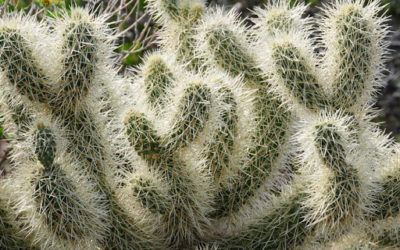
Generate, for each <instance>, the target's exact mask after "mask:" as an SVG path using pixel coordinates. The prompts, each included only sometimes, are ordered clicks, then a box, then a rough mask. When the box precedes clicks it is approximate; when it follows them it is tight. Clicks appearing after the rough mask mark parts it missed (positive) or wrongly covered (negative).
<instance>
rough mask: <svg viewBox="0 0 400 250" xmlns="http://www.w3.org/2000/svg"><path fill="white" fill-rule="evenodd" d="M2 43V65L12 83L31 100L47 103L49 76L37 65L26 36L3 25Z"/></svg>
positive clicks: (0, 54) (0, 52) (0, 58)
mask: <svg viewBox="0 0 400 250" xmlns="http://www.w3.org/2000/svg"><path fill="white" fill-rule="evenodd" d="M0 43H1V45H2V46H1V50H0V65H1V69H2V71H3V72H4V73H5V74H6V77H7V79H8V81H9V82H10V84H11V85H12V86H14V87H15V88H16V90H17V91H18V92H19V93H20V94H21V95H23V96H26V97H27V98H29V100H31V101H37V102H41V103H45V102H47V101H48V100H50V99H51V92H50V88H49V86H48V85H47V84H46V81H47V77H46V76H45V75H44V74H43V72H42V70H41V69H40V68H39V67H38V66H37V64H36V59H35V58H34V57H33V55H32V51H31V50H30V47H29V43H28V41H27V40H26V39H25V38H24V36H23V35H22V34H21V33H20V32H19V31H18V30H16V29H11V28H7V27H1V29H0ZM9 62H13V63H9Z"/></svg>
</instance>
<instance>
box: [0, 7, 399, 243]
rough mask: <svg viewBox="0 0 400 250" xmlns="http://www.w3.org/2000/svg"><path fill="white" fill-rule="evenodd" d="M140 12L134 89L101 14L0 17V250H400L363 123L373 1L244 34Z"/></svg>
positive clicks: (270, 16)
mask: <svg viewBox="0 0 400 250" xmlns="http://www.w3.org/2000/svg"><path fill="white" fill-rule="evenodd" d="M150 5H151V6H150V8H151V10H152V11H153V13H154V14H155V15H156V16H157V18H158V19H157V20H158V22H160V24H161V25H162V26H163V30H162V32H161V34H160V47H161V48H160V49H159V50H158V51H155V52H152V53H150V54H148V55H147V56H146V58H145V59H144V62H145V63H144V64H143V65H142V66H141V67H139V68H137V69H136V70H135V76H134V77H133V79H131V77H130V75H127V76H120V75H118V74H117V71H116V69H115V68H114V61H113V58H114V56H113V54H112V52H111V51H112V50H113V41H114V39H115V38H116V36H115V35H113V32H112V30H110V29H108V28H107V25H106V23H105V22H104V20H105V17H104V16H95V15H94V14H91V13H90V11H88V10H84V9H80V8H75V9H72V11H71V12H70V13H68V12H65V13H64V14H62V15H60V16H56V17H54V18H52V19H49V20H48V22H46V23H37V22H36V21H34V19H33V18H31V17H27V16H24V15H15V14H14V15H11V16H9V17H4V18H3V19H2V21H1V24H0V44H1V50H0V67H1V70H2V74H1V77H2V78H1V81H0V83H1V87H2V88H3V89H4V92H3V93H2V95H1V98H2V99H1V102H0V103H1V108H2V110H4V111H5V115H4V117H3V118H2V119H3V122H4V123H5V124H6V128H7V129H8V131H7V132H8V133H9V134H11V135H12V136H13V138H15V140H12V142H11V145H12V149H11V151H10V158H11V163H10V169H9V170H8V171H7V172H6V174H5V175H4V176H2V179H1V185H0V187H1V189H0V190H1V193H0V199H1V200H0V206H1V207H0V212H1V213H0V216H1V217H0V222H1V224H0V226H1V228H0V230H1V232H2V233H3V232H4V234H3V235H4V236H2V237H3V238H1V241H0V244H2V245H1V246H2V247H4V248H7V247H8V248H16V247H20V248H24V247H26V246H30V247H37V248H52V249H60V248H65V249H71V248H74V249H83V248H104V249H166V248H170V249H216V248H221V249H276V248H278V249H288V248H289V249H292V248H305V249H310V248H331V247H335V248H345V247H348V246H349V244H350V245H351V247H386V246H389V247H396V246H397V245H399V241H398V238H397V236H396V235H397V232H398V230H399V229H398V225H397V223H396V221H397V220H398V218H397V217H398V212H399V209H400V202H399V199H400V197H399V194H400V193H399V192H398V190H399V187H398V185H399V184H398V179H399V178H400V175H399V174H400V171H399V167H400V164H399V163H400V160H399V159H400V151H399V146H398V145H396V144H395V143H393V142H392V141H391V140H390V139H388V138H387V137H385V136H384V135H382V133H381V132H380V131H379V129H378V128H377V127H376V125H375V124H373V123H372V122H371V121H370V119H371V118H372V117H373V116H374V110H372V109H371V108H370V105H371V103H373V101H374V98H373V96H374V93H375V90H376V87H377V86H379V83H380V80H381V71H382V70H383V66H382V64H383V62H384V60H385V58H386V56H387V50H386V47H387V44H386V42H385V40H384V38H385V36H386V35H387V27H386V25H385V18H382V17H380V16H379V12H380V10H381V9H382V7H380V6H379V2H377V1H373V2H370V3H368V4H366V5H364V3H363V2H362V1H361V0H355V1H351V0H338V1H336V2H335V3H333V4H332V5H329V6H325V9H324V12H323V15H322V16H321V17H319V19H318V20H319V22H318V23H321V25H320V27H319V28H318V30H317V31H319V32H315V31H316V30H315V26H313V25H314V23H315V22H314V19H311V18H302V15H303V13H304V11H305V10H306V9H307V6H305V5H303V4H298V5H296V6H292V5H291V4H289V1H283V0H282V1H278V2H275V3H271V4H268V5H266V6H265V8H263V9H261V8H260V9H257V10H255V15H256V17H255V18H254V19H253V20H252V21H253V22H254V23H255V25H254V27H252V28H249V27H246V26H245V25H244V24H243V21H242V20H240V19H239V18H238V15H237V14H236V13H235V12H234V11H224V10H222V9H213V8H207V7H206V6H205V4H204V3H203V2H202V1H195V0H193V1H192V0H190V1H189V0H182V1H180V0H176V1H170V0H152V1H150ZM315 51H321V52H320V54H315ZM132 81H133V84H131V82H132ZM393 221H394V222H393ZM358 239H359V240H358Z"/></svg>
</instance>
